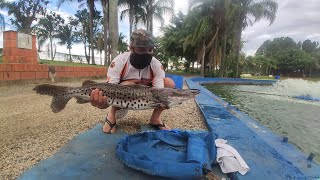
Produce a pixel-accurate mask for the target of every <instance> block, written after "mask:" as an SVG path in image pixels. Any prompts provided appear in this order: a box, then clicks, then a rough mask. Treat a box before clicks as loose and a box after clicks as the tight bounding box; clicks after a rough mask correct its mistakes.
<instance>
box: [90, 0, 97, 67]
mask: <svg viewBox="0 0 320 180" xmlns="http://www.w3.org/2000/svg"><path fill="white" fill-rule="evenodd" d="M88 6H89V22H90V25H89V27H90V49H91V59H92V64H96V62H95V60H94V46H93V43H94V41H93V16H94V1H93V0H88Z"/></svg>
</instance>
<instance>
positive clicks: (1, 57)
mask: <svg viewBox="0 0 320 180" xmlns="http://www.w3.org/2000/svg"><path fill="white" fill-rule="evenodd" d="M2 63H3V56H0V64H2Z"/></svg>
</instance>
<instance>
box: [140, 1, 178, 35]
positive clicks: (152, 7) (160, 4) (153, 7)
mask: <svg viewBox="0 0 320 180" xmlns="http://www.w3.org/2000/svg"><path fill="white" fill-rule="evenodd" d="M145 1H146V2H145V3H144V8H145V11H146V19H147V30H149V31H150V32H153V18H155V19H156V20H159V21H160V22H161V27H162V26H163V24H164V18H163V16H164V15H165V14H168V15H172V14H173V13H174V1H173V0H157V1H156V0H145Z"/></svg>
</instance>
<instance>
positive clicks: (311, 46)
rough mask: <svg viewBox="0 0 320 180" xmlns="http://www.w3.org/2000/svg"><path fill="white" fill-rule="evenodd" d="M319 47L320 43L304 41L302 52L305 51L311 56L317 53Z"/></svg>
mask: <svg viewBox="0 0 320 180" xmlns="http://www.w3.org/2000/svg"><path fill="white" fill-rule="evenodd" d="M318 47H319V42H315V41H314V42H312V41H311V40H309V39H307V40H305V41H303V43H302V50H304V51H305V52H306V53H309V54H313V53H316V51H317V49H318Z"/></svg>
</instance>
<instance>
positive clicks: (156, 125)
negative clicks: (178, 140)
mask: <svg viewBox="0 0 320 180" xmlns="http://www.w3.org/2000/svg"><path fill="white" fill-rule="evenodd" d="M149 125H151V126H152V127H154V128H156V129H158V130H171V128H170V127H169V126H167V125H165V124H164V123H156V122H152V121H150V122H149Z"/></svg>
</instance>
